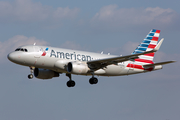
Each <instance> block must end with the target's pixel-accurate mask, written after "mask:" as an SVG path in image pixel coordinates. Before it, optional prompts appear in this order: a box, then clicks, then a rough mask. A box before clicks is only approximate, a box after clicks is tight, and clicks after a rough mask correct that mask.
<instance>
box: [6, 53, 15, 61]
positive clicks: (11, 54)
mask: <svg viewBox="0 0 180 120" xmlns="http://www.w3.org/2000/svg"><path fill="white" fill-rule="evenodd" d="M7 58H8V59H9V60H10V61H13V58H14V55H13V53H9V54H8V55H7Z"/></svg>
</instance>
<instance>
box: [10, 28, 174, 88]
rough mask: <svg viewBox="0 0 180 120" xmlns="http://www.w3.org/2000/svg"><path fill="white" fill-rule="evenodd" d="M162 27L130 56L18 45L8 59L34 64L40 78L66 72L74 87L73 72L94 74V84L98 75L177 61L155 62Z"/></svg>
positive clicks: (137, 70)
mask: <svg viewBox="0 0 180 120" xmlns="http://www.w3.org/2000/svg"><path fill="white" fill-rule="evenodd" d="M159 35H160V30H155V29H153V30H151V31H150V32H149V34H148V35H147V36H146V37H145V39H144V40H143V42H142V43H141V44H140V45H139V46H138V47H137V48H136V49H135V51H134V52H133V53H132V54H130V55H126V56H116V55H105V54H100V53H92V52H85V51H78V50H70V49H62V48H55V47H49V46H37V45H27V46H21V47H18V48H17V49H16V50H15V51H14V52H11V53H9V54H8V59H9V60H10V61H12V62H14V63H16V64H19V65H23V66H28V67H30V70H31V74H29V75H28V78H29V79H32V78H33V73H34V76H35V77H36V78H39V79H51V78H53V77H59V74H61V73H66V76H67V77H69V81H68V82H67V86H68V87H74V86H75V81H73V80H72V77H71V75H72V74H75V75H91V76H92V77H91V78H90V79H89V83H90V84H97V83H98V79H97V78H96V77H95V75H97V76H122V75H131V74H137V73H144V72H151V71H154V70H159V69H162V65H164V64H168V63H172V62H175V61H166V62H159V63H154V62H153V58H154V54H155V52H156V51H158V50H159V48H160V46H161V44H162V42H163V40H164V39H161V40H160V41H159V42H158V38H159Z"/></svg>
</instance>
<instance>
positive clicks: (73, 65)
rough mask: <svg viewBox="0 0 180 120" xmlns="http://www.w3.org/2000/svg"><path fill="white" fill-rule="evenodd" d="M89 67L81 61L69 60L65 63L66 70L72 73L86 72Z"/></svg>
mask: <svg viewBox="0 0 180 120" xmlns="http://www.w3.org/2000/svg"><path fill="white" fill-rule="evenodd" d="M88 70H89V68H88V66H87V64H85V63H81V62H69V63H68V64H67V71H68V72H70V73H74V74H86V73H87V72H88Z"/></svg>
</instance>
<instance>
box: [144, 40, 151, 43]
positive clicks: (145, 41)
mask: <svg viewBox="0 0 180 120" xmlns="http://www.w3.org/2000/svg"><path fill="white" fill-rule="evenodd" d="M150 42H151V41H147V40H144V41H143V43H150Z"/></svg>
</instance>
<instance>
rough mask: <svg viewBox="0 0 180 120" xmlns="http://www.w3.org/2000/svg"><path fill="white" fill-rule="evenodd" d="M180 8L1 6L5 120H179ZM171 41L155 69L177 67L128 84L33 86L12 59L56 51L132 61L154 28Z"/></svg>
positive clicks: (169, 4)
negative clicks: (33, 50)
mask: <svg viewBox="0 0 180 120" xmlns="http://www.w3.org/2000/svg"><path fill="white" fill-rule="evenodd" d="M179 4H180V1H178V0H171V1H163V0H146V1H144V0H136V1H134V0H121V1H120V0H103V1H100V0H91V1H89V0H76V1H73V0H66V1H60V0H51V1H49V0H6V1H5V0H4V1H3V0H2V1H0V26H1V28H0V33H1V39H0V48H1V51H0V65H1V70H0V72H1V73H0V75H1V80H0V119H2V120H9V119H13V120H24V119H25V120H32V119H33V120H49V119H53V120H83V119H85V120H92V119H94V120H109V119H114V120H119V119H122V120H142V119H146V120H152V119H154V120H159V119H160V120H179V119H180V115H179V111H180V105H179V101H180V93H179V92H178V91H180V88H179V86H180V81H179V79H180V75H179V67H180V62H179V60H180V57H179V56H180V52H179V45H180V41H179V34H180V24H179V21H180V8H179ZM154 28H155V29H160V30H161V34H160V38H165V40H164V43H163V44H162V46H161V48H160V50H159V51H158V52H157V53H156V55H155V62H160V61H166V60H176V61H177V62H176V63H174V64H169V65H166V66H164V67H163V69H162V70H159V71H154V72H151V73H144V74H137V75H132V76H121V77H98V79H99V83H98V84H97V85H93V86H92V85H90V84H89V82H88V79H89V78H90V77H88V76H77V75H73V80H75V81H76V86H75V87H74V88H67V86H66V82H67V80H68V78H67V77H65V75H64V74H62V75H61V76H60V77H59V78H53V79H52V80H46V81H43V80H38V79H36V78H34V79H33V80H28V78H27V75H28V74H29V73H30V70H29V68H27V67H23V66H19V65H16V64H13V63H11V62H10V61H8V60H7V57H6V56H7V54H8V53H9V52H11V51H13V50H14V49H15V48H17V47H18V46H21V45H26V44H33V43H34V42H36V43H37V45H50V46H55V47H64V48H70V49H78V50H86V51H92V52H101V51H104V54H107V53H111V54H116V55H120V54H122V55H126V54H130V53H131V52H132V51H133V50H134V49H135V48H136V47H137V45H138V44H139V43H140V42H141V41H142V40H143V39H144V37H145V36H146V35H147V33H148V32H149V31H150V30H151V29H154Z"/></svg>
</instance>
